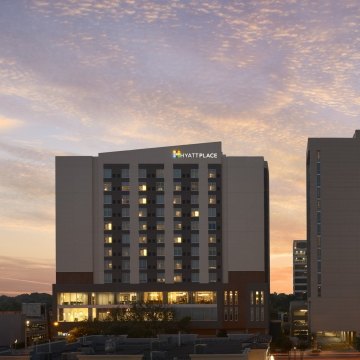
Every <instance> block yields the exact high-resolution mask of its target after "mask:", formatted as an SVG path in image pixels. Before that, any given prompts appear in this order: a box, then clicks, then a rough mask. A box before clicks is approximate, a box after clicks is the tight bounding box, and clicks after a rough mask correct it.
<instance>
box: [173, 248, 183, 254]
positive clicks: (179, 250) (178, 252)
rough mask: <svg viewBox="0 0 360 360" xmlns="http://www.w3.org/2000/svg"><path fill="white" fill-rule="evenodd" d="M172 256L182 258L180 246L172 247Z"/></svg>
mask: <svg viewBox="0 0 360 360" xmlns="http://www.w3.org/2000/svg"><path fill="white" fill-rule="evenodd" d="M174 256H182V249H181V247H180V246H175V247H174Z"/></svg>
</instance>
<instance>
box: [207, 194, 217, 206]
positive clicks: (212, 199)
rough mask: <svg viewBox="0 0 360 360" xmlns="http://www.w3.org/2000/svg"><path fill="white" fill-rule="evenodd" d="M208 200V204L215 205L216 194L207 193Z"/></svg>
mask: <svg viewBox="0 0 360 360" xmlns="http://www.w3.org/2000/svg"><path fill="white" fill-rule="evenodd" d="M208 200H209V204H210V205H215V204H216V195H209V197H208Z"/></svg>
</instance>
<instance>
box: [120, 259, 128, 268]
mask: <svg viewBox="0 0 360 360" xmlns="http://www.w3.org/2000/svg"><path fill="white" fill-rule="evenodd" d="M121 269H122V270H130V260H129V259H125V260H124V259H123V260H121Z"/></svg>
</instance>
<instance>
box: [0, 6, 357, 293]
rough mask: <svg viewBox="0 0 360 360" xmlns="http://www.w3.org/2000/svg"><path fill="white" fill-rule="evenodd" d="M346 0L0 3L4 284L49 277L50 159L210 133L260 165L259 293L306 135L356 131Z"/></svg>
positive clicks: (279, 272)
mask: <svg viewBox="0 0 360 360" xmlns="http://www.w3.org/2000/svg"><path fill="white" fill-rule="evenodd" d="M359 79H360V3H359V1H358V0H353V1H352V0H342V1H339V0H321V1H318V0H301V1H300V0H299V1H296V0H262V1H261V0H256V1H255V0H254V1H250V0H237V1H235V0H233V1H225V0H218V1H216V0H214V1H201V0H196V1H195V0H189V1H186V0H173V1H170V0H167V1H160V0H159V1H145V0H144V1H142V0H119V1H115V0H102V1H101V0H68V1H66V0H61V1H57V0H1V1H0V201H1V206H0V224H1V226H0V239H1V241H0V293H3V294H16V293H23V292H30V291H50V290H51V286H50V284H51V283H52V282H53V281H54V278H55V270H54V258H55V251H54V249H55V228H54V217H55V211H54V156H55V155H67V154H68V155H94V156H96V155H97V153H99V152H106V151H117V150H127V149H135V148H146V147H156V146H165V145H175V144H186V143H194V142H206V141H222V142H223V151H224V153H225V154H227V155H250V156H251V155H263V156H264V157H265V159H266V160H267V161H268V162H269V167H270V176H271V178H270V179H271V269H272V276H271V277H272V285H271V290H272V291H277V292H291V291H292V279H291V261H292V259H291V249H292V248H291V247H292V240H293V239H303V238H304V237H305V226H306V221H305V220H306V219H305V151H306V142H307V138H308V137H351V136H352V135H353V132H354V130H355V129H356V128H360V123H359V119H360V116H359V115H360V92H359V91H360V83H359Z"/></svg>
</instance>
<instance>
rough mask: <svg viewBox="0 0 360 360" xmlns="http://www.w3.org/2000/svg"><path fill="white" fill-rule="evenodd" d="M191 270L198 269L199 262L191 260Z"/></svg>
mask: <svg viewBox="0 0 360 360" xmlns="http://www.w3.org/2000/svg"><path fill="white" fill-rule="evenodd" d="M191 269H193V270H198V269H199V260H191Z"/></svg>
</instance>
